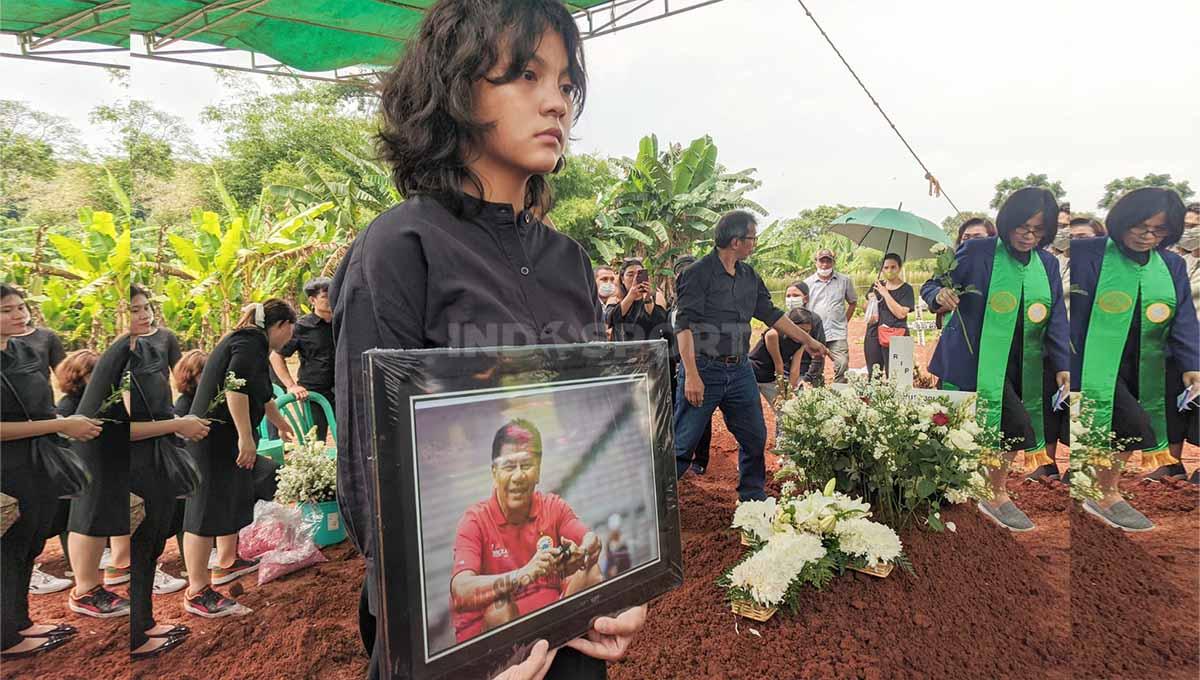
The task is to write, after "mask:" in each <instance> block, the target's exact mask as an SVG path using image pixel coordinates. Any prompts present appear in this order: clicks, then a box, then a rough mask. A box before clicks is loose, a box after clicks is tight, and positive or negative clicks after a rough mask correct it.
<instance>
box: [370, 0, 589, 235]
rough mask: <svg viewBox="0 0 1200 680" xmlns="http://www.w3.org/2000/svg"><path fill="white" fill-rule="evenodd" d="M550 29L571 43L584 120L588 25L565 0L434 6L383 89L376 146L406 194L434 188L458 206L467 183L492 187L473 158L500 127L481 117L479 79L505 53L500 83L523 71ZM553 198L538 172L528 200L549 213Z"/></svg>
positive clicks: (452, 1) (457, 0)
mask: <svg viewBox="0 0 1200 680" xmlns="http://www.w3.org/2000/svg"><path fill="white" fill-rule="evenodd" d="M547 30H553V31H555V32H557V33H558V34H559V35H560V36H562V41H563V44H564V45H565V46H566V50H567V72H568V74H569V75H570V77H571V82H572V83H573V84H574V85H575V92H574V94H573V99H574V101H575V107H574V117H575V119H576V120H578V119H579V115H580V114H581V113H582V112H583V105H584V101H585V100H586V99H587V71H586V70H585V67H584V60H583V44H582V40H581V39H580V35H579V29H578V27H577V26H576V25H575V20H574V19H573V18H572V17H571V13H570V12H569V11H568V10H567V9H566V7H564V6H563V3H562V2H559V1H558V0H497V1H490V2H482V1H481V0H440V2H437V3H436V4H434V5H433V6H432V7H431V8H430V9H429V10H428V11H427V12H426V14H425V19H424V20H423V21H422V22H421V26H420V28H419V29H418V30H417V33H416V35H415V36H414V37H413V38H412V39H411V40H410V41H409V42H408V43H407V45H406V49H405V52H404V56H403V57H402V58H401V59H400V62H399V63H398V64H397V65H396V66H395V68H393V69H392V70H391V71H390V72H389V73H388V74H387V76H386V77H385V78H384V80H383V83H382V88H381V90H382V92H381V98H380V106H379V109H380V116H381V119H382V122H381V126H380V131H379V134H378V137H377V145H376V146H377V149H378V151H379V155H380V157H381V158H382V160H384V161H385V162H386V163H387V164H388V165H389V166H390V167H391V170H392V181H393V182H394V183H395V184H396V188H397V189H399V190H400V193H402V194H404V195H405V196H413V195H415V194H431V195H433V196H435V197H438V198H439V199H441V200H442V201H443V202H444V203H445V204H446V205H447V207H448V208H449V209H450V210H451V211H452V212H455V213H458V214H461V213H462V212H463V208H464V205H465V199H466V194H464V192H463V189H462V186H463V183H464V182H469V183H470V184H471V185H473V186H474V187H475V189H476V191H477V193H478V194H479V195H480V196H482V195H484V192H483V186H482V182H481V180H480V178H479V177H477V176H476V175H475V174H474V173H473V172H471V171H470V170H469V169H468V168H467V164H466V160H467V159H466V158H464V154H465V153H468V152H470V150H472V149H478V148H479V147H480V146H481V144H482V141H483V139H484V136H485V135H486V133H487V132H488V130H489V129H491V127H492V126H493V123H491V122H490V121H479V120H476V119H475V111H474V106H475V95H474V90H473V88H474V85H475V83H476V82H478V81H480V80H482V79H484V78H487V76H488V73H490V72H491V70H492V69H493V68H495V67H496V65H497V64H500V63H503V62H504V60H505V59H506V58H507V59H508V68H507V70H506V71H505V72H504V74H503V75H502V76H500V77H499V78H498V79H496V80H492V81H491V82H492V83H493V84H497V85H499V84H503V83H510V82H512V81H514V80H517V79H518V78H520V77H521V74H522V72H523V71H524V70H525V67H526V65H527V64H528V63H529V61H530V60H531V59H532V58H533V56H534V55H535V54H536V52H537V48H538V45H539V43H540V42H541V39H542V34H543V33H545V32H546V31H547ZM505 51H507V54H504V52H505ZM552 204H553V201H552V199H551V193H550V186H549V184H548V183H547V182H546V179H545V178H544V177H542V176H541V175H535V176H534V177H532V178H530V180H529V182H528V184H527V185H526V189H525V207H526V208H533V207H535V206H536V207H537V209H538V213H539V214H540V215H546V214H548V213H549V212H550V208H551V206H552Z"/></svg>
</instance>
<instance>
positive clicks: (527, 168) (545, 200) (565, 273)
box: [330, 0, 645, 678]
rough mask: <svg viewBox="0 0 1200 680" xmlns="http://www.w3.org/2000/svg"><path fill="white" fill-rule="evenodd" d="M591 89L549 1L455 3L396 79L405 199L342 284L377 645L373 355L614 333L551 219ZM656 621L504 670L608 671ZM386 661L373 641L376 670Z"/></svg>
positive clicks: (385, 129) (359, 504)
mask: <svg viewBox="0 0 1200 680" xmlns="http://www.w3.org/2000/svg"><path fill="white" fill-rule="evenodd" d="M586 92H587V75H586V72H585V70H584V60H583V48H582V42H581V39H580V36H579V31H578V29H577V27H576V25H575V22H574V20H573V19H572V17H571V15H570V12H569V11H568V10H567V9H566V8H565V7H564V6H563V4H562V3H560V2H557V1H555V0H536V1H534V2H517V1H515V0H502V1H499V2H491V3H480V2H472V1H470V0H443V1H442V2H439V3H437V4H436V5H434V6H433V7H432V8H430V10H429V12H428V13H427V15H426V17H425V20H424V22H423V23H422V25H421V28H420V29H419V30H418V32H417V33H416V35H415V36H414V38H413V39H412V41H411V42H410V43H409V44H408V46H407V50H406V53H405V56H404V57H403V58H402V60H401V61H400V63H399V64H398V65H397V66H396V68H395V69H394V70H393V71H392V72H391V73H390V74H389V75H388V76H387V77H386V79H385V80H384V84H383V96H382V106H381V110H382V118H383V120H382V129H381V131H380V135H379V149H380V151H381V153H382V157H383V158H384V160H385V161H386V162H387V163H388V164H389V165H390V166H391V169H392V178H393V180H394V181H395V183H396V186H397V187H398V188H399V189H400V191H401V192H402V193H403V194H404V195H405V197H406V199H407V200H406V201H405V202H404V203H403V204H401V205H399V206H397V207H395V208H393V209H391V210H389V211H387V212H385V213H383V214H382V215H380V216H379V217H377V218H376V219H375V221H374V222H372V223H371V225H370V226H368V227H367V228H366V229H365V230H364V231H363V232H362V233H361V234H359V236H358V237H357V238H356V239H355V241H354V244H353V245H352V246H351V247H350V250H349V251H348V252H347V254H346V256H345V257H344V259H343V260H342V263H341V265H340V266H339V268H338V272H337V275H336V276H335V278H334V282H333V286H332V287H331V289H330V298H331V299H332V300H333V304H334V320H333V324H334V337H335V344H336V348H337V349H336V360H335V371H334V372H335V376H336V387H335V393H336V395H337V422H338V423H339V426H340V427H339V429H338V451H339V455H338V501H339V504H340V506H341V514H342V517H343V519H344V521H345V524H346V529H347V532H348V533H349V534H350V536H351V538H352V539H353V541H354V543H355V545H356V547H357V548H358V549H359V551H360V552H362V553H363V556H364V557H365V558H366V562H367V577H366V583H365V584H364V590H363V597H362V602H361V604H360V629H361V633H362V637H363V643H364V645H365V647H366V648H367V649H368V650H373V648H374V641H375V613H376V612H377V611H379V610H378V606H379V602H378V599H379V595H378V591H377V589H376V586H377V583H378V575H377V574H376V572H375V569H376V566H375V555H376V547H375V545H374V538H373V533H374V529H373V528H372V519H371V517H372V513H371V508H372V507H373V504H372V502H371V491H370V489H369V467H368V461H367V455H368V451H369V450H370V449H369V433H368V428H367V416H368V414H367V413H365V412H363V411H362V410H361V409H359V408H358V407H357V406H356V405H355V404H356V401H358V400H360V399H362V398H363V395H364V382H363V379H362V375H361V368H362V353H363V352H364V351H366V350H368V349H373V348H392V349H417V348H433V347H488V346H497V345H502V344H503V345H529V344H552V343H567V342H586V341H588V340H593V339H601V340H602V339H603V338H604V331H603V326H602V324H601V317H600V314H601V310H600V303H599V298H598V296H597V290H596V283H595V280H594V278H593V276H592V268H591V263H590V261H589V259H588V256H587V254H586V252H585V251H584V250H583V248H582V247H580V246H579V244H578V243H576V242H575V241H573V240H571V239H570V238H569V237H567V236H566V235H564V234H561V233H559V232H557V231H555V230H554V229H552V228H551V227H548V226H547V225H546V224H544V223H543V221H542V219H543V217H544V216H545V215H546V214H547V213H548V212H549V211H550V208H551V203H552V201H551V195H550V189H549V185H548V182H547V180H546V175H548V174H551V173H554V172H556V171H559V170H561V169H562V168H563V167H564V165H565V163H566V162H567V159H566V156H565V153H566V144H567V140H568V138H569V136H570V132H571V126H572V125H573V124H574V123H575V121H576V120H577V119H578V118H579V115H580V113H581V112H582V110H583V104H584V101H585V98H586ZM644 620H645V607H638V608H635V609H633V610H630V611H627V612H626V613H624V614H622V615H621V616H619V617H617V618H607V617H601V618H600V619H598V620H597V621H596V623H595V625H594V627H593V630H592V631H591V632H590V633H589V634H588V636H587V637H586V638H580V639H578V640H575V641H573V642H571V643H569V646H570V647H572V649H564V650H560V651H559V652H558V654H557V656H555V653H554V652H548V653H545V655H544V656H542V657H540V659H541V660H542V661H543V663H542V666H541V667H538V668H536V669H534V672H532V673H530V674H528V675H521V674H522V673H524V670H522V669H521V668H513V669H510V670H509V671H507V673H509V674H517V675H516V677H540V674H544V673H546V672H547V671H548V672H549V676H548V677H563V678H565V677H571V678H591V677H604V676H605V664H604V660H608V659H617V658H620V657H621V656H623V655H624V652H625V649H626V647H627V646H628V643H629V640H630V637H631V636H632V635H633V634H634V633H636V632H637V631H638V630H639V629H640V628H641V626H642V624H643V622H644ZM538 649H539V650H544V649H545V647H544V645H543V646H539V648H538ZM537 661H538V659H532V660H531V662H535V663H527V664H524V665H523V666H524V667H526V668H527V667H528V666H530V665H533V666H537V665H538V663H536V662H537ZM379 666H380V659H379V658H378V655H376V654H372V664H371V671H370V674H371V677H377V675H378V673H379V671H380V668H379Z"/></svg>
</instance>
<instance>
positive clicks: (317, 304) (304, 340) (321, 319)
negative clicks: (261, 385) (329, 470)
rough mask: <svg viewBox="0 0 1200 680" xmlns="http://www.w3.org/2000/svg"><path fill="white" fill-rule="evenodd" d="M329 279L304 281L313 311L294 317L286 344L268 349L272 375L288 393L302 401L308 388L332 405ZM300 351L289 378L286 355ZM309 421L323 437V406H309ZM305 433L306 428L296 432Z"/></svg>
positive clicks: (331, 310) (325, 431)
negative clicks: (275, 349) (295, 372)
mask: <svg viewBox="0 0 1200 680" xmlns="http://www.w3.org/2000/svg"><path fill="white" fill-rule="evenodd" d="M330 283H332V280H331V279H328V278H326V277H319V278H315V279H313V280H311V281H309V282H308V283H306V284H304V294H305V295H307V296H308V303H309V304H310V305H312V309H313V313H312V314H305V315H304V316H302V317H300V318H299V319H297V320H296V331H295V332H294V333H292V339H291V340H290V341H288V344H286V345H284V346H283V347H281V348H280V349H279V351H278V352H271V368H273V369H275V376H276V377H278V378H279V382H280V383H282V384H283V386H284V387H285V388H286V389H287V391H288V393H290V394H294V395H296V398H297V399H299V400H301V401H303V400H305V399H308V393H309V392H316V393H317V394H319V395H321V396H322V397H324V398H325V399H326V401H328V402H329V405H330V406H333V407H334V408H335V409H336V408H337V407H336V403H335V400H334V396H333V324H332V323H331V322H332V321H333V308H332V307H330V306H329V284H330ZM297 351H299V352H300V375H299V377H298V378H292V373H291V371H289V370H288V366H287V362H286V361H284V359H286V358H287V357H290V356H292V355H293V354H295V353H296V352H297ZM310 410H311V412H312V417H313V424H314V425H316V427H317V439H318V440H320V441H325V435H326V433H327V432H328V431H329V423H327V422H325V410H324V409H322V408H321V407H319V406H312V407H311V409H310ZM298 434H300V435H302V436H303V435H307V434H308V433H307V432H300V433H298Z"/></svg>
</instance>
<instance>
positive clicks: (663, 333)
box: [604, 300, 674, 343]
mask: <svg viewBox="0 0 1200 680" xmlns="http://www.w3.org/2000/svg"><path fill="white" fill-rule="evenodd" d="M604 321H605V323H607V324H608V325H609V326H610V327H611V328H612V329H613V340H614V341H617V342H629V341H636V340H659V339H662V340H666V341H667V342H668V343H670V342H673V340H672V336H673V335H674V334H673V333H672V331H671V322H670V320H669V319H668V318H667V310H665V309H663V308H662V307H659V306H658V305H657V304H656V305H654V307H653V308H652V309H651V310H650V311H649V312H647V311H646V303H645V302H642V301H640V300H639V301H635V302H634V303H633V305H631V306H630V307H629V313H628V314H621V305H620V304H615V305H613V307H612V309H611V310H609V312H608V314H607V315H606V316H605V318H604Z"/></svg>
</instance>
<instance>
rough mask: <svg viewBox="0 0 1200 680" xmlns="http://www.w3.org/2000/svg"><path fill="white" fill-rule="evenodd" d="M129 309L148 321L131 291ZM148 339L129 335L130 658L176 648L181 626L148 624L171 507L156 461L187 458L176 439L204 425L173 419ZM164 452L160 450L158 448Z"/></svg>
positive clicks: (200, 431)
mask: <svg viewBox="0 0 1200 680" xmlns="http://www.w3.org/2000/svg"><path fill="white" fill-rule="evenodd" d="M130 297H131V299H130V310H131V314H132V316H133V325H134V326H135V328H136V326H137V325H138V324H139V323H141V322H143V319H142V318H141V317H143V316H148V310H149V295H148V294H147V293H146V291H145V290H143V289H141V288H139V287H136V286H135V287H134V288H133V290H132V292H131V296H130ZM147 337H148V336H140V337H139V336H138V335H136V334H135V336H134V342H133V347H132V349H131V352H130V361H129V373H130V397H129V417H130V420H131V423H130V433H129V434H130V439H131V443H130V486H131V487H132V489H133V493H135V494H137V495H138V496H140V497H141V498H142V500H143V502H144V504H145V505H144V511H145V519H143V520H142V523H141V525H139V526H138V528H137V531H135V532H134V534H133V545H132V560H131V572H132V573H131V576H132V580H131V585H130V589H129V594H130V605H131V609H132V613H131V616H130V643H129V649H130V652H131V654H132V655H133V656H134V657H135V658H141V657H146V656H152V655H157V654H161V653H163V652H164V651H166V650H168V649H171V648H173V647H175V646H178V645H179V644H182V642H183V640H184V638H185V637H186V636H187V634H188V629H187V627H186V626H179V625H176V626H169V625H158V624H156V623H155V621H154V612H153V604H152V591H153V586H154V575H155V564H156V563H157V562H158V557H159V555H161V554H162V550H163V545H164V544H165V543H166V540H167V538H169V537H170V535H171V522H172V519H173V517H174V514H175V507H176V504H177V499H176V494H175V493H173V492H172V491H171V489H170V485H169V480H167V479H165V478H164V477H163V473H162V470H161V468H159V467H158V465H157V464H156V456H160V455H164V454H166V455H175V456H180V455H187V454H186V453H184V452H183V451H182V450H181V449H180V447H179V444H178V439H180V438H182V439H184V440H187V441H200V440H202V439H204V437H205V436H206V435H207V434H208V431H209V427H208V422H207V421H205V420H202V419H200V418H197V417H196V416H192V415H186V416H183V417H176V416H175V413H174V409H173V405H172V403H171V386H170V383H169V382H168V381H167V375H168V374H169V370H168V369H167V361H168V357H167V355H166V354H164V353H163V352H162V351H161V350H160V349H159V347H158V345H157V344H155V343H151V342H146V339H147ZM162 447H165V448H166V450H165V451H162V450H160V448H162Z"/></svg>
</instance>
